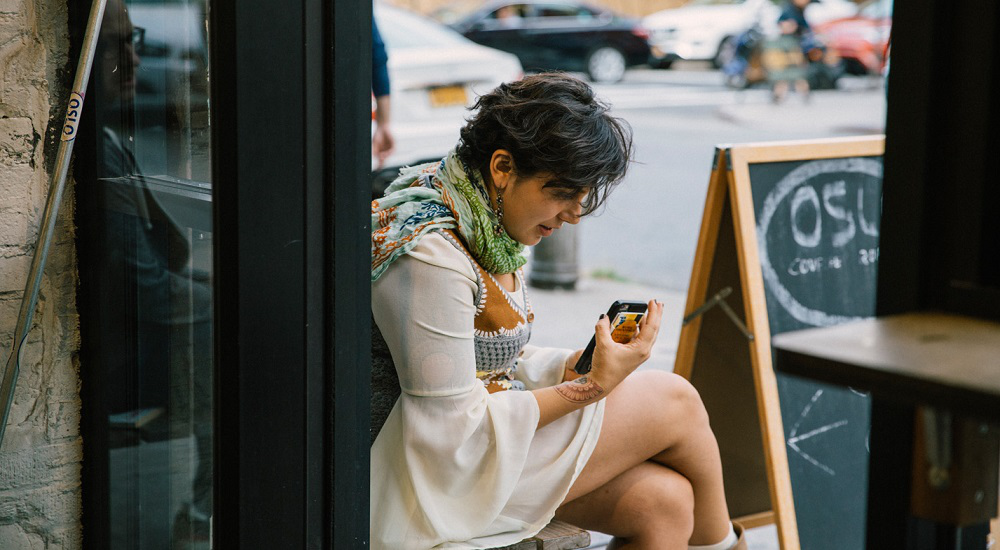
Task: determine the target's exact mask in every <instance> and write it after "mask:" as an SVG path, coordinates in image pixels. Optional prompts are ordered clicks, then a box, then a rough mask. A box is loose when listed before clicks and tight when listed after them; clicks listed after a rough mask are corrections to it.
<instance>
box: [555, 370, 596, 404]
mask: <svg viewBox="0 0 1000 550" xmlns="http://www.w3.org/2000/svg"><path fill="white" fill-rule="evenodd" d="M555 388H556V392H558V393H559V395H561V396H562V397H563V399H565V400H567V401H569V402H571V403H585V402H587V401H590V400H592V399H594V398H596V397H600V395H601V394H602V393H604V388H602V387H601V385H600V384H598V383H597V382H594V381H593V380H591V379H590V377H589V376H581V377H580V378H577V379H576V380H571V381H569V382H563V383H562V384H559V385H558V386H556V387H555Z"/></svg>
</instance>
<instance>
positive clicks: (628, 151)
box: [457, 73, 632, 215]
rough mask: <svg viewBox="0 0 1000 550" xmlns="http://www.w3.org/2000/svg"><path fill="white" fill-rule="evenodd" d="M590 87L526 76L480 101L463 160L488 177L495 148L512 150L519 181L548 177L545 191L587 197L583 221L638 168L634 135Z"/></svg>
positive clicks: (561, 78)
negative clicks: (634, 159)
mask: <svg viewBox="0 0 1000 550" xmlns="http://www.w3.org/2000/svg"><path fill="white" fill-rule="evenodd" d="M608 109H609V107H608V105H607V104H605V103H603V102H601V101H600V100H598V99H597V98H596V97H595V96H594V91H593V90H591V89H590V86H588V85H587V84H586V83H584V82H582V81H580V80H578V79H576V78H573V77H571V76H567V75H565V74H561V73H542V74H536V75H531V76H526V77H524V79H522V80H519V81H517V82H509V83H504V84H501V85H500V86H498V87H497V88H496V89H495V90H493V91H492V92H490V93H488V94H485V95H482V96H480V97H479V99H477V100H476V103H475V105H473V106H472V110H473V111H474V112H475V114H474V115H473V116H472V118H470V119H469V120H468V123H467V124H466V125H465V127H464V128H462V130H461V134H460V139H459V143H458V148H457V153H458V158H459V159H460V160H461V161H462V162H463V163H465V165H466V166H467V167H469V169H474V170H479V172H480V173H481V174H482V175H483V177H484V178H488V176H487V175H488V174H489V163H490V159H491V158H492V156H493V152H494V151H496V150H497V149H506V150H507V151H510V153H511V155H512V156H513V159H514V170H515V171H516V173H517V175H518V176H519V177H532V176H535V175H537V174H540V173H550V174H553V175H554V176H555V179H554V180H553V181H551V182H549V183H547V184H546V187H559V188H566V190H567V193H568V194H573V195H575V194H576V193H579V191H581V190H583V189H587V190H589V192H588V193H587V198H586V199H585V200H584V202H583V214H584V215H586V214H590V213H591V212H593V211H594V210H596V209H597V208H598V207H600V206H601V205H602V204H603V203H604V201H605V200H606V199H607V197H608V193H609V192H610V191H611V189H612V188H614V186H615V185H617V184H618V183H619V182H620V181H621V180H622V179H623V178H624V177H625V172H626V170H627V169H628V166H629V163H630V162H631V161H632V129H631V128H630V127H629V125H628V123H626V122H625V121H624V120H621V119H618V118H615V117H612V116H611V115H609V114H608Z"/></svg>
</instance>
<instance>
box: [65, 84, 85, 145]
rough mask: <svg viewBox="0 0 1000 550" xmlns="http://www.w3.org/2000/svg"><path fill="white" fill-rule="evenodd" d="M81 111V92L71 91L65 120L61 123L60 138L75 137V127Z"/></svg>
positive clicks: (67, 139)
mask: <svg viewBox="0 0 1000 550" xmlns="http://www.w3.org/2000/svg"><path fill="white" fill-rule="evenodd" d="M82 112H83V94H81V93H80V92H73V93H71V94H70V96H69V106H68V107H67V108H66V122H65V123H64V124H63V131H62V140H63V141H73V140H74V139H76V127H77V126H78V125H79V124H80V113H82Z"/></svg>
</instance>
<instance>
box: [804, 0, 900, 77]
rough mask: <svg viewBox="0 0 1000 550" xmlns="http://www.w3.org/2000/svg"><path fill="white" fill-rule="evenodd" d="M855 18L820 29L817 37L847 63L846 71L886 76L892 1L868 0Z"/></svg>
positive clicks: (819, 27)
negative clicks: (884, 74)
mask: <svg viewBox="0 0 1000 550" xmlns="http://www.w3.org/2000/svg"><path fill="white" fill-rule="evenodd" d="M859 8H860V9H859V10H858V14H857V15H855V16H854V17H846V18H843V19H835V20H833V21H829V22H826V23H823V24H821V25H817V26H816V27H815V31H816V34H817V36H818V37H819V38H820V40H822V41H823V42H824V43H825V44H826V45H827V46H828V47H830V48H831V49H833V50H834V51H835V52H837V53H838V54H839V55H840V57H841V58H842V59H843V60H844V63H845V70H846V71H847V72H848V73H849V74H855V75H879V74H882V73H883V72H884V69H885V65H886V60H887V59H888V53H889V31H890V29H891V28H892V0H868V1H867V2H864V3H862V4H860V6H859Z"/></svg>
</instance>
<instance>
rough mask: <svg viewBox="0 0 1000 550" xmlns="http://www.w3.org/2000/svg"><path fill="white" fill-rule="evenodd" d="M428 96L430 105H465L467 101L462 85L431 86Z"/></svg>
mask: <svg viewBox="0 0 1000 550" xmlns="http://www.w3.org/2000/svg"><path fill="white" fill-rule="evenodd" d="M430 96H431V107H451V106H453V105H465V103H466V101H467V98H466V96H465V87H464V86H442V87H440V88H431V89H430Z"/></svg>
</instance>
